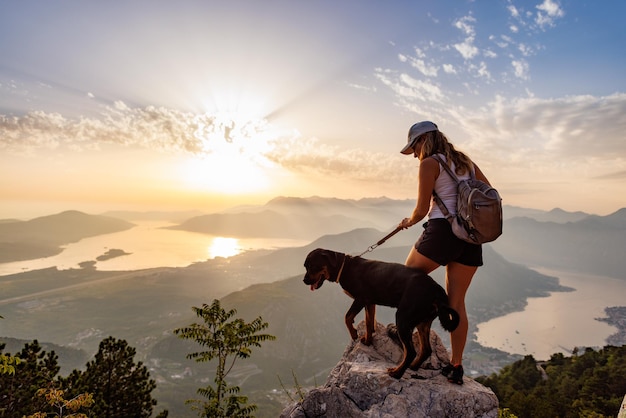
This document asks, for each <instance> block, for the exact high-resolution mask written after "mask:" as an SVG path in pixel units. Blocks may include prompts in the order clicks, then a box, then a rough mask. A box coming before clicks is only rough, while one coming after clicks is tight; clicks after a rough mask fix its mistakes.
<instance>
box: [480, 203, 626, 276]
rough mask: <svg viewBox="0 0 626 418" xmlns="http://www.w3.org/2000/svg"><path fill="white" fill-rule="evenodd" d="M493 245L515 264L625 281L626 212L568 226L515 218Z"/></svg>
mask: <svg viewBox="0 0 626 418" xmlns="http://www.w3.org/2000/svg"><path fill="white" fill-rule="evenodd" d="M492 245H493V247H494V249H495V250H496V251H498V252H499V253H500V254H502V255H503V256H505V257H506V258H508V259H509V260H511V261H514V262H516V263H522V264H525V265H530V266H534V265H542V266H545V267H552V268H560V269H565V270H577V271H582V272H586V273H592V274H599V275H608V276H610V277H614V278H621V279H626V275H625V274H624V272H625V271H626V259H625V258H624V248H626V209H620V210H619V211H617V212H615V213H613V214H610V215H607V216H595V215H593V216H591V215H590V216H587V217H584V218H583V219H581V220H579V221H576V222H567V223H556V222H540V221H537V220H535V219H530V218H513V219H511V220H509V221H507V222H505V225H504V233H503V234H502V236H501V237H500V238H498V240H497V241H495V242H494V243H493V244H492Z"/></svg>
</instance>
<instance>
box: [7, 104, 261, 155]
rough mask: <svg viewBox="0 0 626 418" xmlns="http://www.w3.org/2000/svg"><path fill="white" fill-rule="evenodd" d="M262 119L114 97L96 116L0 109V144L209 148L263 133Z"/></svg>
mask: <svg viewBox="0 0 626 418" xmlns="http://www.w3.org/2000/svg"><path fill="white" fill-rule="evenodd" d="M267 129H268V127H267V123H266V122H265V121H261V120H260V121H245V122H244V123H237V121H234V120H232V119H229V118H228V117H220V116H218V115H208V114H204V115H197V114H192V113H186V112H181V111H178V110H174V109H168V108H164V107H155V106H148V107H145V108H131V107H129V106H127V105H126V104H125V103H123V102H121V101H118V102H116V103H115V104H114V105H113V106H109V107H106V108H105V109H104V111H103V112H102V114H101V115H100V117H99V118H84V117H83V118H80V119H69V118H66V117H64V116H62V115H61V114H58V113H46V112H42V111H35V112H30V113H27V114H26V115H24V116H20V117H17V116H7V115H0V149H1V150H4V151H8V152H17V153H29V152H31V151H35V150H37V149H40V148H46V149H56V148H59V147H62V146H67V147H70V148H72V149H75V150H80V149H97V148H98V147H99V146H101V145H103V144H118V145H121V146H127V147H130V146H139V147H144V148H148V149H152V150H156V151H162V152H186V153H194V154H198V153H211V152H212V151H213V150H214V149H215V148H216V147H218V146H221V145H220V144H221V143H224V142H228V143H232V144H233V145H234V146H240V147H244V146H245V144H246V141H250V140H251V138H258V137H264V135H265V133H266V131H267Z"/></svg>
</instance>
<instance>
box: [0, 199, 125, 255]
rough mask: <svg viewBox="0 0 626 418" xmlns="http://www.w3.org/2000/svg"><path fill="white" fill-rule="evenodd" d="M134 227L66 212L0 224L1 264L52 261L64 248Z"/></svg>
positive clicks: (107, 218) (76, 212)
mask: <svg viewBox="0 0 626 418" xmlns="http://www.w3.org/2000/svg"><path fill="white" fill-rule="evenodd" d="M133 226H134V225H133V224H132V223H130V222H126V221H123V220H120V219H115V218H111V217H108V216H99V215H88V214H85V213H82V212H78V211H66V212H61V213H59V214H56V215H49V216H42V217H39V218H35V219H31V220H29V221H14V222H2V223H0V263H7V262H10V261H19V260H30V259H35V258H40V257H49V256H52V255H55V254H58V253H60V252H61V251H62V249H61V248H60V246H62V245H64V244H69V243H72V242H77V241H80V240H81V239H83V238H88V237H92V236H96V235H101V234H109V233H112V232H119V231H124V230H126V229H129V228H132V227H133Z"/></svg>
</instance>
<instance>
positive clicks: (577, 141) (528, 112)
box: [455, 93, 626, 170]
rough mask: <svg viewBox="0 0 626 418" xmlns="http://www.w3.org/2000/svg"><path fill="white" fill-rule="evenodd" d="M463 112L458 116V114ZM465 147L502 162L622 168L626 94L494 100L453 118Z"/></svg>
mask: <svg viewBox="0 0 626 418" xmlns="http://www.w3.org/2000/svg"><path fill="white" fill-rule="evenodd" d="M461 112H464V115H463V116H459V115H460V114H461ZM455 116H456V117H457V118H458V121H459V122H460V124H461V125H462V127H463V130H464V131H465V132H466V133H467V135H468V136H469V137H471V138H472V140H471V141H469V144H468V145H469V146H470V147H471V148H472V149H474V150H475V151H476V152H481V153H484V154H485V155H489V156H490V158H495V159H497V160H498V161H500V162H501V163H502V164H512V163H519V164H522V165H524V166H544V167H555V166H562V167H573V166H574V165H575V164H577V163H585V164H589V165H590V166H594V167H596V168H597V167H599V166H603V165H604V166H605V167H606V170H609V169H610V168H611V167H613V168H614V169H616V170H617V169H620V168H621V169H623V168H624V165H625V164H626V160H625V159H624V157H623V156H624V155H626V142H625V141H623V139H622V138H623V132H624V131H625V130H626V94H625V93H617V94H613V95H610V96H605V97H594V96H588V95H585V96H569V97H564V98H559V99H539V98H534V97H530V98H517V99H510V100H507V99H505V98H503V97H499V96H498V97H496V98H495V99H494V100H493V101H492V102H490V103H489V104H488V105H487V106H486V107H485V108H481V109H477V110H474V111H471V110H469V109H458V113H457V114H456V115H455Z"/></svg>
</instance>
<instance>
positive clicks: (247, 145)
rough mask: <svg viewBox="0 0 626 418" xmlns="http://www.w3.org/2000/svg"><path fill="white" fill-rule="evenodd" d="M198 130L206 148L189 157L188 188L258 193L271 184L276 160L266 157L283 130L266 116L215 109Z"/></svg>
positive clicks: (185, 177) (184, 165)
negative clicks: (278, 128) (259, 116)
mask: <svg viewBox="0 0 626 418" xmlns="http://www.w3.org/2000/svg"><path fill="white" fill-rule="evenodd" d="M205 120H206V121H208V122H207V123H205V124H203V125H202V126H201V127H200V128H199V129H198V131H197V132H196V134H195V135H196V137H197V138H198V139H199V140H200V141H201V143H202V151H201V152H199V153H196V154H193V155H191V156H188V157H186V158H185V160H184V161H183V163H182V165H181V169H180V173H181V177H182V180H183V182H184V183H185V185H186V187H187V188H191V189H194V190H201V191H208V192H213V193H220V194H230V195H237V194H249V193H258V192H262V191H264V190H266V189H267V188H269V187H270V185H271V182H270V179H269V173H270V172H271V170H272V168H273V164H272V163H271V162H270V161H269V159H268V158H266V157H265V155H267V153H268V152H270V151H271V149H272V147H273V145H272V143H273V141H275V140H276V139H277V137H279V136H280V132H279V131H278V130H277V129H275V128H274V127H273V126H272V125H271V124H269V123H268V122H267V121H266V120H264V119H259V118H254V117H250V116H247V115H246V114H243V113H223V112H222V113H214V114H211V115H210V116H209V117H206V118H205Z"/></svg>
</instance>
